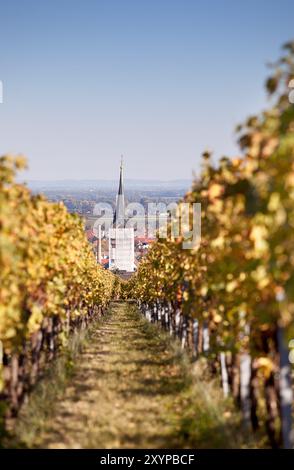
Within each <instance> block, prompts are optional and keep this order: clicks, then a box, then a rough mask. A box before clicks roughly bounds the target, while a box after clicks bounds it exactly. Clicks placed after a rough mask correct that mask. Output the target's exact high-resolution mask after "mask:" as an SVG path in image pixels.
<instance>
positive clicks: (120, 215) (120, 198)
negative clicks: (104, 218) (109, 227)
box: [113, 156, 125, 227]
mask: <svg viewBox="0 0 294 470" xmlns="http://www.w3.org/2000/svg"><path fill="white" fill-rule="evenodd" d="M113 225H114V226H115V227H124V226H125V195H124V184H123V156H121V162H120V174H119V185H118V193H117V196H116V207H115V213H114V218H113Z"/></svg>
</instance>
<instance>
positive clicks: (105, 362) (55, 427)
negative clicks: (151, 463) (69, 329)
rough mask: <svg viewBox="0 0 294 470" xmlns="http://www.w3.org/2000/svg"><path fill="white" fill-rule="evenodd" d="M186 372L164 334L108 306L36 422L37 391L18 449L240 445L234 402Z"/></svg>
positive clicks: (130, 311) (123, 306)
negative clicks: (70, 369) (232, 406)
mask: <svg viewBox="0 0 294 470" xmlns="http://www.w3.org/2000/svg"><path fill="white" fill-rule="evenodd" d="M190 370H191V364H190V363H189V362H188V360H187V357H185V355H183V354H182V353H181V351H180V349H179V347H178V345H177V343H176V342H175V341H173V340H171V339H170V338H169V336H168V335H167V334H166V333H163V332H161V331H160V330H159V329H158V328H157V327H156V326H154V325H150V324H148V323H147V322H146V321H145V320H144V319H143V318H142V317H141V316H140V315H139V314H138V312H137V311H136V308H134V307H133V306H131V305H129V304H127V303H123V302H121V303H113V304H112V306H111V308H110V312H109V313H108V314H107V315H106V316H105V318H104V319H103V321H102V322H100V323H99V324H98V326H97V328H96V329H94V331H92V333H91V336H90V339H89V340H88V341H86V343H85V345H84V346H83V349H82V351H81V352H80V354H79V355H78V357H77V361H76V364H75V366H74V373H73V374H72V375H71V377H70V379H68V381H67V383H66V385H65V386H64V389H63V390H62V392H60V390H59V392H58V390H56V396H54V397H53V398H54V399H53V400H51V404H50V403H49V404H48V405H47V409H46V416H44V417H43V420H41V422H40V418H39V417H36V416H35V412H34V400H35V398H34V394H35V395H36V394H38V390H36V392H33V394H32V398H31V400H30V402H29V404H28V405H27V406H25V407H24V410H23V412H22V416H21V417H20V420H19V424H18V425H17V426H16V433H17V435H18V438H19V439H20V440H21V441H22V443H23V445H25V446H28V447H42V448H44V447H45V448H91V447H95V448H140V447H141V448H152V447H153V448H164V447H166V448H168V447H177V448H181V447H185V446H187V447H193V446H195V447H227V446H234V445H235V446H238V445H240V440H238V442H237V441H236V429H237V426H238V422H237V421H236V419H235V418H234V417H233V415H234V416H235V415H236V413H235V414H234V413H231V411H230V410H231V405H230V404H229V403H228V402H224V401H223V400H222V398H220V396H219V390H218V391H217V392H216V391H215V390H216V388H217V387H215V386H213V385H211V384H210V382H206V381H205V380H204V379H203V377H198V379H197V378H196V382H195V379H192V375H191V373H190V372H189V371H190ZM43 388H44V385H43ZM45 407H46V403H45ZM34 419H35V421H36V420H37V425H36V423H34ZM228 433H229V434H228Z"/></svg>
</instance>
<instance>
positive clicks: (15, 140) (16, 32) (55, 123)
mask: <svg viewBox="0 0 294 470" xmlns="http://www.w3.org/2000/svg"><path fill="white" fill-rule="evenodd" d="M0 20H1V27H0V80H2V82H3V86H4V103H3V104H0V153H1V154H3V153H5V152H8V151H9V152H13V153H18V152H21V153H24V154H26V155H27V156H28V158H29V164H30V170H29V172H28V173H27V177H28V178H33V179H60V178H61V179H63V178H77V179H78V178H107V179H113V178H116V177H117V173H118V167H119V161H120V154H121V153H123V154H124V156H125V161H126V176H127V177H129V178H163V179H174V178H190V176H191V173H192V169H194V170H196V171H198V169H199V161H200V158H199V156H200V154H201V152H202V150H203V149H204V148H206V147H209V148H211V149H213V150H214V151H215V155H216V158H217V157H219V156H220V155H222V154H234V153H236V151H237V147H236V146H235V143H234V142H235V138H234V133H233V130H234V127H235V125H236V124H238V123H239V122H240V121H242V120H243V119H244V118H245V117H246V116H247V115H248V114H251V113H254V112H257V111H259V110H260V109H262V108H264V107H265V105H266V95H265V92H264V88H263V84H264V80H265V78H266V76H267V73H268V71H267V69H266V63H267V62H269V61H271V60H275V59H276V58H277V57H278V55H279V53H280V46H281V45H282V44H283V43H284V42H286V41H288V40H290V39H292V38H293V37H294V2H293V0H279V1H278V0H275V1H271V0H254V1H253V0H246V1H245V0H242V1H241V0H238V1H237V0H205V1H204V0H194V1H192V0H133V1H130V0H116V1H115V0H105V1H104V0H103V1H102V0H85V1H82V0H79V1H76V0H50V1H45V0H18V1H16V0H0Z"/></svg>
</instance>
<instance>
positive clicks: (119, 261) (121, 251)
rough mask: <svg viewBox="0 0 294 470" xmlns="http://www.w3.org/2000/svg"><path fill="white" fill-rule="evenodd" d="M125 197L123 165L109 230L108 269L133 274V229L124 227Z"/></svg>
mask: <svg viewBox="0 0 294 470" xmlns="http://www.w3.org/2000/svg"><path fill="white" fill-rule="evenodd" d="M125 223H126V220H125V197H124V188H123V164H122V162H121V165H120V177H119V187H118V194H117V197H116V208H115V214H114V218H113V228H111V229H109V234H108V236H109V269H111V270H118V271H124V272H133V271H134V269H135V249H134V246H135V243H134V228H126V227H125Z"/></svg>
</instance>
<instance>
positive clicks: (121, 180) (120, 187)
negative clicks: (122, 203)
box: [118, 156, 124, 196]
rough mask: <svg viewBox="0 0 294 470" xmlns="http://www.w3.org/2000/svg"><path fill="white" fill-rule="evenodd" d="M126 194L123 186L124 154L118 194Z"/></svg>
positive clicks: (121, 162) (121, 160) (121, 161)
mask: <svg viewBox="0 0 294 470" xmlns="http://www.w3.org/2000/svg"><path fill="white" fill-rule="evenodd" d="M123 194H124V186H123V156H121V159H120V174H119V186H118V195H119V196H121V195H123Z"/></svg>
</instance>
